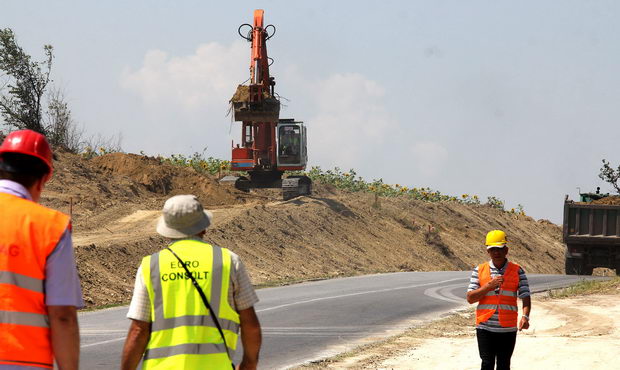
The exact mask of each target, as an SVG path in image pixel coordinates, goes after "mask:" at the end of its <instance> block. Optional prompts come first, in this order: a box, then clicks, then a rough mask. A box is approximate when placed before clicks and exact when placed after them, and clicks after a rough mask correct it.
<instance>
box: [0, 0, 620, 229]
mask: <svg viewBox="0 0 620 370" xmlns="http://www.w3.org/2000/svg"><path fill="white" fill-rule="evenodd" d="M255 8H263V9H265V21H266V23H268V24H274V25H275V26H276V28H277V33H276V35H275V36H274V37H273V38H272V39H271V40H269V41H268V50H269V55H270V57H272V58H273V59H274V63H273V65H272V66H271V73H272V75H273V76H275V78H276V83H277V85H276V92H278V93H279V94H280V95H281V96H283V97H285V98H286V99H288V100H287V101H285V103H286V107H284V109H283V111H282V112H281V116H284V117H292V118H296V119H298V120H303V121H304V122H306V124H307V125H308V129H309V144H308V145H309V157H310V164H311V165H319V166H321V167H323V168H330V167H334V166H339V167H340V168H343V169H349V168H354V169H355V170H356V171H357V172H358V174H360V175H362V176H363V177H364V178H366V179H368V180H371V179H374V178H377V179H378V178H383V179H384V181H386V182H388V183H392V184H394V183H399V184H402V185H407V186H411V187H414V186H415V187H421V186H424V187H426V186H429V187H431V188H433V189H437V190H440V191H442V192H444V193H448V194H454V195H460V194H463V193H468V194H477V195H479V196H480V197H482V198H483V199H486V197H487V196H488V195H493V196H496V197H499V198H500V199H503V200H505V201H506V204H507V207H508V208H510V207H515V206H516V205H517V204H518V203H520V204H522V205H523V206H524V207H525V210H526V212H527V213H528V214H529V215H531V216H533V217H535V218H547V219H550V220H552V221H554V222H556V223H561V221H562V206H563V198H564V195H565V194H570V196H571V197H572V198H573V199H574V198H576V196H577V189H576V187H581V189H582V190H583V191H585V190H590V189H592V190H593V189H595V187H596V186H597V185H599V186H602V189H603V190H610V187H609V186H607V185H605V184H604V183H602V182H601V181H600V180H599V179H598V176H597V175H598V173H599V168H600V167H601V159H602V158H606V159H609V160H611V161H612V163H614V164H616V165H617V164H619V163H620V153H619V150H618V138H619V134H620V125H619V123H620V119H619V117H620V104H619V98H620V71H619V68H620V26H619V25H618V19H619V16H620V2H618V1H583V0H582V1H570V0H558V1H490V0H489V1H462V0H454V1H320V0H315V1H312V2H303V3H302V2H293V1H252V2H250V1H237V2H225V1H217V2H214V1H213V2H212V1H152V0H151V1H113V0H108V1H8V0H3V1H2V5H1V9H2V10H1V12H0V27H2V28H4V27H10V28H12V29H13V30H14V32H15V34H16V35H17V38H18V42H19V43H20V45H21V46H22V47H24V49H25V50H26V51H27V52H29V53H30V54H32V55H34V56H37V57H40V56H41V55H42V52H41V50H42V45H43V44H52V45H53V46H54V49H55V56H56V57H55V60H54V67H53V68H54V69H53V79H54V83H55V84H56V85H57V86H59V87H60V88H62V89H63V90H64V91H65V94H66V96H67V98H68V101H69V103H70V107H71V109H72V111H73V114H74V116H75V118H76V120H77V121H78V122H80V124H82V125H83V126H84V127H85V128H86V129H87V131H88V132H89V133H91V134H94V133H101V134H103V135H107V136H111V135H115V134H118V133H121V134H122V138H123V141H122V146H123V149H124V150H125V151H129V152H139V151H141V150H142V151H144V152H146V153H147V154H158V153H161V154H170V153H183V154H191V153H193V152H195V151H202V150H203V149H204V148H207V149H206V155H207V156H214V157H219V158H224V159H230V146H231V140H233V139H234V140H235V141H239V138H240V124H239V123H231V120H230V117H227V116H226V114H227V111H228V100H229V99H230V97H231V96H232V94H233V93H234V91H235V88H236V86H237V84H239V83H242V82H244V81H245V80H246V79H247V78H248V77H249V71H248V66H249V53H250V49H249V43H247V42H246V41H245V40H243V39H241V38H240V37H239V36H238V34H237V27H238V26H239V25H240V24H242V23H251V22H252V14H253V11H254V9H255Z"/></svg>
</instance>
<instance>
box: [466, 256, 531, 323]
mask: <svg viewBox="0 0 620 370" xmlns="http://www.w3.org/2000/svg"><path fill="white" fill-rule="evenodd" d="M519 269H520V267H519V265H517V264H516V263H512V262H508V266H506V271H505V272H504V282H503V283H502V285H501V288H500V289H499V291H495V290H493V291H490V292H488V293H487V294H486V295H485V296H484V297H482V299H481V300H480V301H479V302H478V307H477V308H476V325H477V324H480V323H481V322H485V321H487V320H488V319H489V318H490V317H491V316H493V314H494V313H495V312H496V311H497V313H498V316H499V324H500V325H501V326H503V327H516V326H517V316H518V314H519V308H518V306H517V295H518V292H519ZM478 279H479V280H480V286H484V285H485V284H487V283H488V282H489V281H491V267H490V266H489V263H488V262H485V263H483V264H481V265H479V266H478Z"/></svg>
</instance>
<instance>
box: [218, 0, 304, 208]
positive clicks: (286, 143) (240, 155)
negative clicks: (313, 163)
mask: <svg viewBox="0 0 620 370" xmlns="http://www.w3.org/2000/svg"><path fill="white" fill-rule="evenodd" d="M263 16H264V11H263V10H262V9H258V10H255V11H254V25H253V26H252V25H250V24H242V25H241V26H239V29H238V33H239V35H240V36H241V37H243V38H244V39H246V40H247V41H249V42H250V43H251V45H252V51H251V59H250V79H249V84H248V85H239V86H238V87H237V91H236V92H235V95H234V96H233V97H232V99H231V100H230V103H231V105H232V112H233V118H234V120H235V121H240V122H242V124H241V143H240V144H236V145H235V144H234V143H233V148H232V160H231V169H232V170H233V171H246V172H247V173H248V176H247V177H246V176H242V177H238V178H237V179H236V181H235V187H236V188H238V189H240V190H244V191H249V189H251V188H282V195H283V198H284V200H288V199H292V198H295V197H297V196H300V195H309V194H311V192H312V181H311V180H310V178H309V177H307V176H294V175H287V174H286V172H287V171H303V170H304V169H305V168H306V164H307V162H308V152H307V147H306V127H305V126H304V124H303V122H299V121H296V120H294V119H281V118H280V99H279V97H278V96H277V95H276V94H275V92H274V86H275V84H276V83H275V79H274V77H272V76H270V74H269V66H270V65H271V63H272V62H273V60H272V59H271V58H269V57H268V56H267V40H269V39H270V38H271V37H273V35H274V34H275V31H276V28H275V27H274V26H273V25H268V26H264V25H263ZM244 28H245V29H247V30H248V32H247V33H245V34H244V33H243V29H244ZM248 28H249V29H248ZM270 30H271V31H270ZM270 32H271V33H270ZM283 176H285V177H283Z"/></svg>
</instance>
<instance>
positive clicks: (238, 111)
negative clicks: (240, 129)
mask: <svg viewBox="0 0 620 370" xmlns="http://www.w3.org/2000/svg"><path fill="white" fill-rule="evenodd" d="M254 100H257V99H254ZM230 104H231V105H232V109H233V117H234V120H235V121H245V122H248V121H251V122H278V119H279V117H280V101H279V100H278V99H276V98H274V97H272V96H270V95H269V94H267V93H264V94H263V98H262V99H260V101H252V99H250V86H247V85H239V86H238V87H237V91H236V92H235V95H233V97H232V98H231V99H230Z"/></svg>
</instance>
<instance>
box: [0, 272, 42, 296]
mask: <svg viewBox="0 0 620 370" xmlns="http://www.w3.org/2000/svg"><path fill="white" fill-rule="evenodd" d="M0 284H11V285H15V286H18V287H20V288H24V289H28V290H32V291H33V292H37V293H43V280H41V279H36V278H33V277H30V276H26V275H22V274H18V273H16V272H11V271H0Z"/></svg>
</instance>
